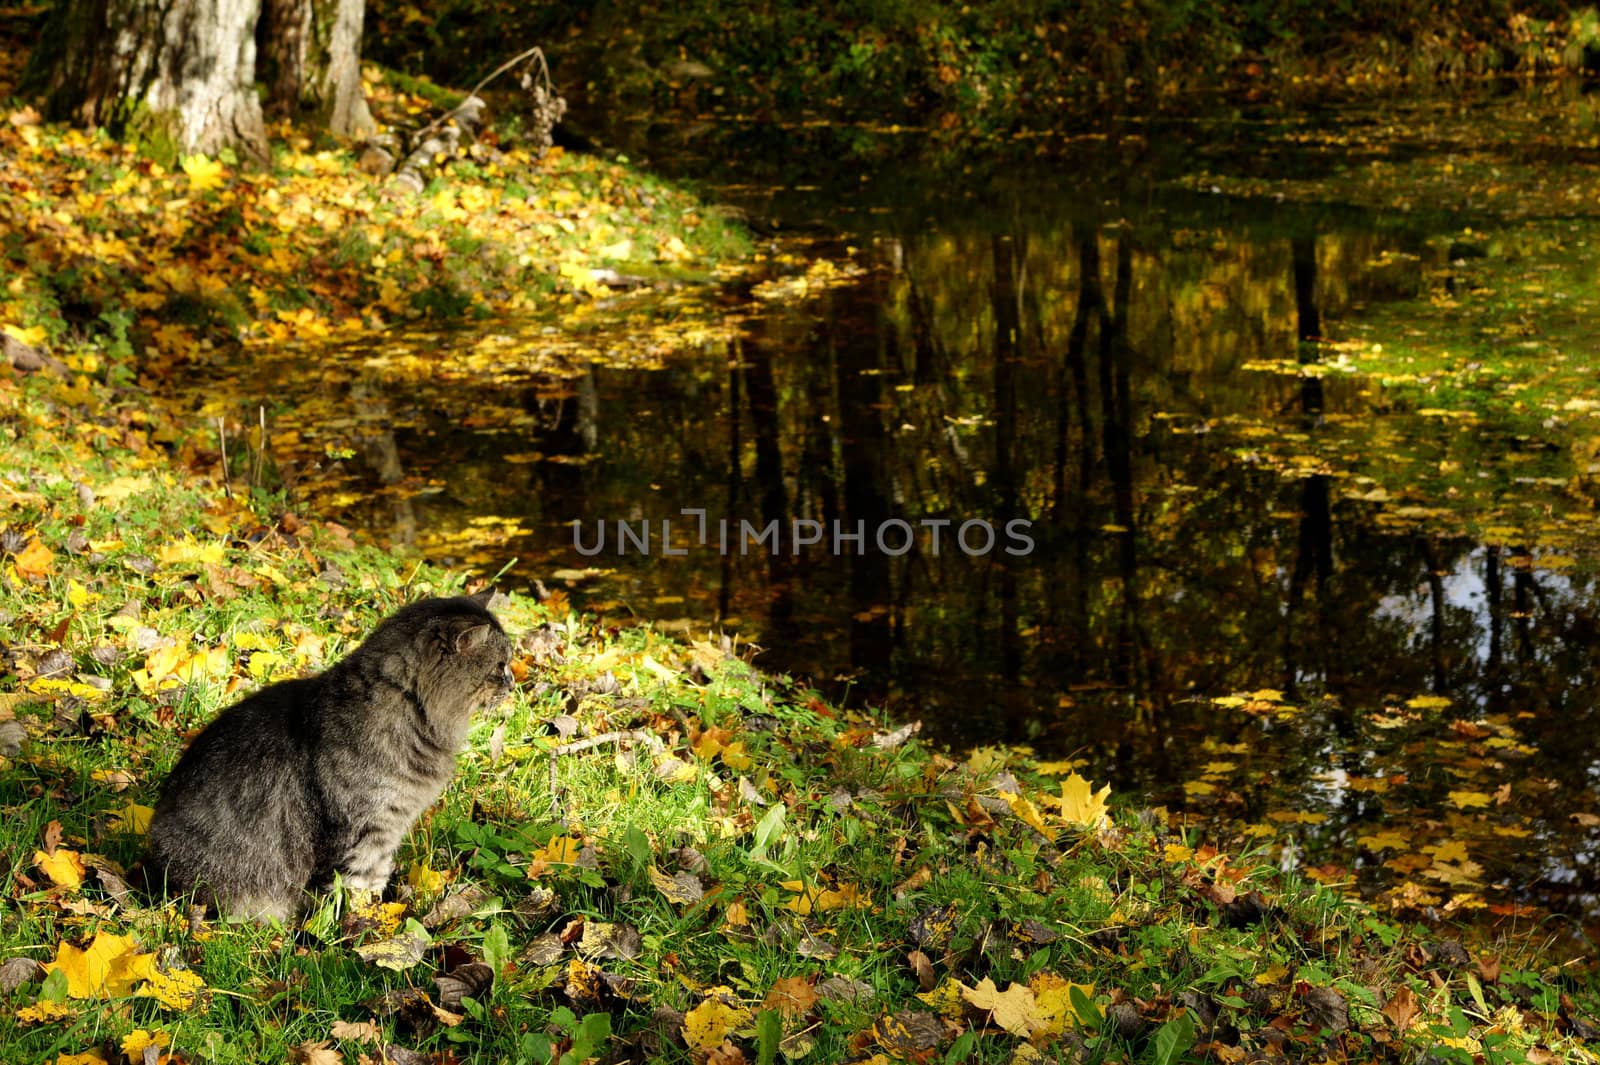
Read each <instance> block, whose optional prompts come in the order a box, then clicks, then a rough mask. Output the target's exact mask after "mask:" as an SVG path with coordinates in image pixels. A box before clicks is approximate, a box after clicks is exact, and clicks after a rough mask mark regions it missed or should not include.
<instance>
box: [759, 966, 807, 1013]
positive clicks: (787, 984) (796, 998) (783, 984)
mask: <svg viewBox="0 0 1600 1065" xmlns="http://www.w3.org/2000/svg"><path fill="white" fill-rule="evenodd" d="M817 997H818V996H817V989H816V988H815V987H813V986H812V984H811V981H810V980H809V979H807V978H806V977H804V976H785V977H783V978H782V979H780V980H777V981H775V982H774V983H773V985H772V988H771V989H770V990H769V991H768V992H767V997H766V1000H765V1001H764V1002H762V1004H761V1006H762V1008H763V1009H769V1010H777V1011H778V1012H779V1013H781V1014H783V1015H784V1016H785V1017H788V1018H798V1017H804V1016H805V1015H806V1014H808V1013H810V1012H811V1009H812V1007H813V1006H815V1005H816V1004H817Z"/></svg>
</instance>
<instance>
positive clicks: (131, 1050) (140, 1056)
mask: <svg viewBox="0 0 1600 1065" xmlns="http://www.w3.org/2000/svg"><path fill="white" fill-rule="evenodd" d="M171 1045H172V1037H171V1036H170V1035H168V1034H167V1033H166V1032H147V1031H145V1030H144V1029H143V1028H135V1029H134V1030H133V1031H131V1032H129V1033H128V1034H127V1036H126V1037H125V1038H124V1039H123V1040H122V1053H123V1054H125V1055H127V1058H128V1061H129V1062H132V1063H134V1065H137V1063H138V1062H141V1061H143V1060H144V1048H145V1047H169V1046H171Z"/></svg>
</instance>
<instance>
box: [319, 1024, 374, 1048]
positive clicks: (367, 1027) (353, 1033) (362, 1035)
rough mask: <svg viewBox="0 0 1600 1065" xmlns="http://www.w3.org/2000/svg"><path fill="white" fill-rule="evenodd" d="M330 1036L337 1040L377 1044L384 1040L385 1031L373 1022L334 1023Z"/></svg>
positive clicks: (329, 1030)
mask: <svg viewBox="0 0 1600 1065" xmlns="http://www.w3.org/2000/svg"><path fill="white" fill-rule="evenodd" d="M328 1034H329V1035H331V1036H333V1037H334V1038H335V1039H341V1040H344V1039H347V1040H350V1041H352V1042H356V1043H376V1042H378V1041H380V1040H381V1039H382V1038H383V1029H382V1028H379V1027H378V1026H377V1025H376V1024H373V1023H372V1022H371V1021H334V1022H333V1027H332V1028H329V1029H328Z"/></svg>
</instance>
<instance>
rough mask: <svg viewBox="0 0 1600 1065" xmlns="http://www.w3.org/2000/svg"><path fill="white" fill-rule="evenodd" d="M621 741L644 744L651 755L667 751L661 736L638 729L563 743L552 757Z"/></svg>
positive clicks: (607, 733) (554, 751)
mask: <svg viewBox="0 0 1600 1065" xmlns="http://www.w3.org/2000/svg"><path fill="white" fill-rule="evenodd" d="M620 740H634V741H635V742H637V743H642V744H644V745H645V746H646V747H648V748H650V753H651V754H660V753H661V752H662V751H665V750H666V749H667V745H666V744H664V743H662V742H661V737H660V736H657V735H656V734H655V733H654V732H650V731H648V730H646V729H642V728H636V729H627V730H625V731H623V732H602V733H601V734H600V735H598V736H590V737H588V738H587V739H581V740H573V741H572V742H571V743H563V744H562V745H561V746H559V747H555V748H552V749H551V751H550V755H551V757H553V758H559V757H560V756H561V755H564V754H577V753H578V752H579V751H587V750H588V749H589V748H591V747H599V746H602V745H603V744H607V743H617V742H618V741H620Z"/></svg>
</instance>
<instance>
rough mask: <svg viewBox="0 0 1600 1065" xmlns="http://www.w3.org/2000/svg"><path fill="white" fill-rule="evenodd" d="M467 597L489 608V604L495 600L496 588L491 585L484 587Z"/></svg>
mask: <svg viewBox="0 0 1600 1065" xmlns="http://www.w3.org/2000/svg"><path fill="white" fill-rule="evenodd" d="M467 598H468V599H471V600H472V601H473V602H474V603H477V604H478V605H479V606H481V607H483V608H484V609H485V610H487V609H489V604H490V603H492V602H494V588H493V587H489V588H485V589H483V590H482V591H481V592H473V593H472V594H471V595H469V596H467Z"/></svg>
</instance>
